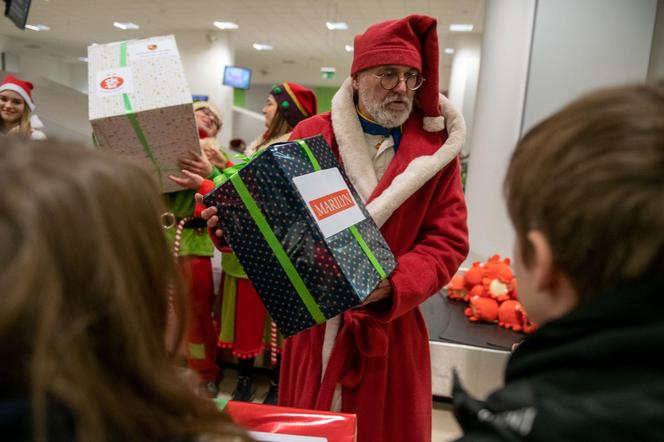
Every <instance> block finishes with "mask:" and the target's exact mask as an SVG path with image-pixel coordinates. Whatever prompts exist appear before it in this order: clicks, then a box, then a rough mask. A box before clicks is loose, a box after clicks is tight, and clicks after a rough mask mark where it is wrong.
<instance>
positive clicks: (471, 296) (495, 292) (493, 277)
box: [447, 255, 537, 333]
mask: <svg viewBox="0 0 664 442" xmlns="http://www.w3.org/2000/svg"><path fill="white" fill-rule="evenodd" d="M447 297H448V298H449V299H452V300H463V301H465V302H468V307H467V308H466V309H465V310H464V314H465V315H466V316H467V317H468V319H470V320H471V321H473V322H477V321H484V322H497V323H498V325H500V326H501V327H505V328H507V329H511V330H514V331H518V332H524V333H531V332H533V331H535V330H536V329H537V325H535V324H533V323H531V322H530V321H529V320H528V315H527V314H526V312H525V310H524V309H523V306H522V305H521V304H520V303H519V302H518V294H517V282H516V278H515V277H514V274H513V273H512V269H511V268H510V259H509V258H504V259H500V255H493V256H492V257H491V258H489V260H488V261H487V262H486V263H484V264H481V263H480V262H479V261H476V262H474V263H473V265H472V266H471V268H470V269H468V271H466V273H465V274H463V275H455V276H454V277H453V278H452V280H451V281H450V283H449V284H448V286H447Z"/></svg>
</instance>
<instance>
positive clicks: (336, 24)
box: [325, 21, 348, 31]
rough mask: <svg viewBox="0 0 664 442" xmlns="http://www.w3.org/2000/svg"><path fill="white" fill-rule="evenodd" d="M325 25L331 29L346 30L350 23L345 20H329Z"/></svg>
mask: <svg viewBox="0 0 664 442" xmlns="http://www.w3.org/2000/svg"><path fill="white" fill-rule="evenodd" d="M325 26H327V29H329V30H330V31H345V30H346V29H348V23H346V22H343V21H327V22H325Z"/></svg>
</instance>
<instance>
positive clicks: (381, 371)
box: [279, 84, 468, 442]
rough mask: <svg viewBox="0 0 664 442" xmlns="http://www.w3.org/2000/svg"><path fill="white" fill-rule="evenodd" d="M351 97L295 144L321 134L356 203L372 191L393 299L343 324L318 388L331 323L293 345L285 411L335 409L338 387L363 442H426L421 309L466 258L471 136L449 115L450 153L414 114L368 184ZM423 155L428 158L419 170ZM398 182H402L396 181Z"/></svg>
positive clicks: (299, 132) (287, 361)
mask: <svg viewBox="0 0 664 442" xmlns="http://www.w3.org/2000/svg"><path fill="white" fill-rule="evenodd" d="M343 88H344V86H342V89H343ZM346 88H347V91H348V92H347V96H346V98H345V100H344V98H343V97H341V100H342V101H343V103H342V105H341V106H339V100H338V99H337V97H335V100H336V105H335V101H333V105H332V114H330V113H326V114H322V115H318V116H314V117H312V118H309V119H307V120H305V121H303V122H302V123H300V124H298V126H297V127H296V128H295V130H294V131H293V133H292V135H291V138H292V139H295V138H305V137H309V136H313V135H317V134H323V136H324V137H325V139H326V140H327V142H328V143H329V144H330V146H331V147H332V149H333V151H334V153H335V154H336V156H337V157H338V159H339V160H340V161H341V162H342V164H343V165H344V169H345V170H346V172H347V174H348V175H349V177H350V178H351V181H353V184H354V185H355V187H356V188H357V189H358V191H359V192H360V195H362V189H363V190H364V191H365V194H366V193H367V192H368V191H370V192H371V193H370V196H369V197H368V198H367V202H368V203H369V204H368V209H369V212H370V213H372V204H371V203H372V202H374V201H375V202H376V205H375V207H374V209H375V210H376V212H377V213H376V214H374V213H372V216H373V217H374V219H376V220H377V222H378V224H379V225H381V224H382V223H383V222H384V224H382V227H381V232H382V234H383V236H384V237H385V239H386V240H387V243H388V244H389V245H390V248H391V249H392V252H393V253H394V255H395V257H396V258H397V261H398V267H397V269H396V270H395V271H394V273H393V274H392V275H391V276H390V277H389V279H390V283H391V285H392V287H393V293H392V295H391V297H390V298H388V299H386V300H382V301H378V302H375V303H372V304H369V305H367V306H365V307H361V308H356V309H353V310H351V311H348V312H345V313H344V314H343V315H342V323H341V326H340V328H339V333H338V335H337V337H336V340H335V343H334V347H333V348H332V352H331V354H330V358H329V363H328V365H327V369H326V371H325V377H324V378H323V379H322V380H321V375H322V371H323V367H322V359H321V354H322V351H323V340H324V335H325V324H322V325H319V326H317V327H314V328H311V329H308V330H306V331H304V332H302V333H299V334H297V335H295V336H293V337H291V338H289V339H287V340H286V346H285V350H284V353H283V360H282V369H281V379H280V387H279V404H280V405H284V406H291V407H299V408H309V409H319V410H329V409H330V406H331V403H332V398H333V394H334V389H335V385H336V384H337V383H339V384H341V385H342V387H343V389H342V406H341V411H342V412H346V413H356V414H357V416H358V441H359V442H378V441H380V442H384V441H395V442H397V441H398V442H403V441H409V442H418V441H421V442H429V441H431V394H432V393H431V361H430V357H429V337H428V333H427V328H426V325H425V323H424V319H423V317H422V314H421V312H420V309H419V307H418V306H419V305H420V304H421V303H422V302H424V301H425V300H426V299H427V298H428V297H429V296H431V295H433V294H434V293H436V292H437V291H438V290H439V289H440V288H441V287H442V286H443V285H444V284H446V283H447V282H448V281H449V280H450V278H451V277H452V276H453V275H454V273H455V272H456V270H457V269H458V267H459V265H460V264H461V262H462V261H463V260H464V259H465V257H466V255H467V253H468V238H467V226H466V205H465V201H464V197H463V190H462V187H461V178H460V173H459V162H458V159H457V157H456V155H457V153H458V150H459V149H460V144H461V143H462V141H463V138H464V133H465V129H464V127H463V122H462V118H461V117H460V116H459V115H458V114H457V113H456V112H455V111H453V110H452V109H448V113H447V114H446V113H445V112H443V113H444V114H445V115H446V117H447V119H448V128H450V126H451V132H450V140H452V139H454V141H455V143H448V144H445V145H444V143H445V141H446V140H447V132H446V131H442V132H425V131H424V130H423V129H422V115H421V114H420V113H419V112H418V111H414V112H413V114H412V115H411V117H410V118H409V120H408V121H407V122H406V123H405V125H404V130H403V136H402V139H401V144H400V146H399V149H398V151H397V153H396V155H395V157H394V159H393V160H392V162H391V163H390V165H389V166H388V168H387V170H386V171H385V173H384V175H383V177H382V178H381V179H380V180H379V181H378V182H377V184H375V183H371V181H370V180H369V181H368V182H367V181H364V178H363V176H366V175H370V173H371V171H370V170H369V169H366V167H370V162H369V163H367V160H366V158H365V159H362V154H361V153H359V157H358V156H357V155H358V152H361V150H364V149H365V147H364V146H363V145H360V144H359V142H362V143H363V142H364V138H363V135H362V133H361V129H359V122H358V123H357V125H355V123H354V121H353V119H357V116H356V115H355V114H354V106H353V105H352V102H348V101H349V99H351V98H349V97H352V92H350V90H349V89H348V88H349V85H348V84H347V85H346ZM337 95H339V93H338V94H337ZM351 100H352V99H351ZM335 112H345V115H341V116H340V115H338V114H337V115H335ZM452 117H454V118H455V119H453V118H452ZM455 128H456V129H458V130H457V131H456V132H455V130H454V129H455ZM358 130H359V131H360V132H359V133H358ZM461 132H464V133H461ZM349 134H350V136H349ZM459 140H461V141H459ZM450 144H455V146H450ZM446 148H447V149H448V151H446V152H443V149H446ZM455 149H456V150H455ZM438 151H439V153H438V156H435V155H434V153H435V152H438ZM441 154H443V155H442V156H443V157H444V158H443V159H441ZM422 156H425V157H427V158H421V160H424V161H419V162H416V163H413V161H414V160H415V159H416V158H418V157H422ZM367 158H368V155H367ZM367 164H369V166H367ZM409 166H411V167H410V168H409V169H407V167H409ZM363 167H364V168H365V169H364V170H363ZM424 168H427V169H428V172H427V171H426V170H425V169H424ZM364 172H366V173H364ZM427 174H428V175H427ZM429 175H431V177H430V178H428V176H429ZM397 176H399V177H400V178H399V180H401V183H399V182H397V181H399V180H397V181H394V180H395V178H396V177H397ZM418 177H419V178H418ZM422 177H424V178H422ZM374 180H375V174H374ZM418 180H419V183H418V184H417V185H416V186H415V187H417V186H419V188H414V187H413V186H409V185H408V183H411V184H412V183H415V182H418ZM372 188H373V190H371V189H372ZM383 193H385V195H384V197H380V196H381V194H383ZM379 200H380V201H379ZM395 201H396V204H397V205H396V206H394V204H392V203H395ZM391 204H392V206H390V205H391ZM376 207H378V208H377V209H376ZM390 207H393V209H394V210H392V209H391V208H390ZM386 208H387V209H386Z"/></svg>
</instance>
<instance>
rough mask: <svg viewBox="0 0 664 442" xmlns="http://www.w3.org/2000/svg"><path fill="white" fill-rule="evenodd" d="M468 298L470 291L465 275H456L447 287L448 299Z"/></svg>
mask: <svg viewBox="0 0 664 442" xmlns="http://www.w3.org/2000/svg"><path fill="white" fill-rule="evenodd" d="M467 296H468V289H467V288H466V282H465V279H464V277H463V275H454V277H453V278H452V280H451V281H450V283H449V284H448V285H447V297H448V298H449V299H463V300H465V299H466V297H467Z"/></svg>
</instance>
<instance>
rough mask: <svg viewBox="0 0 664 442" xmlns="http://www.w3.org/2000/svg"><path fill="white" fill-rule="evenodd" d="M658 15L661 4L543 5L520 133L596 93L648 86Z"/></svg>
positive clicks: (544, 1) (648, 0) (650, 0)
mask: <svg viewBox="0 0 664 442" xmlns="http://www.w3.org/2000/svg"><path fill="white" fill-rule="evenodd" d="M656 15H657V0H637V1H633V0H627V1H625V0H583V1H579V0H539V1H538V2H537V17H536V19H535V31H534V33H533V46H532V57H531V61H530V72H529V75H528V94H527V96H526V105H525V110H524V119H523V128H522V132H523V133H525V132H526V131H528V130H529V129H530V128H531V127H532V126H534V125H535V124H536V123H537V122H539V121H541V120H542V119H544V118H545V117H547V116H548V115H550V114H552V113H553V112H555V111H557V110H558V109H559V108H561V107H562V106H563V105H565V104H566V103H568V102H570V101H572V100H573V99H575V98H577V97H578V96H580V95H582V94H584V93H586V92H589V91H591V90H593V89H597V88H599V87H603V86H612V85H617V84H622V83H628V82H630V83H631V82H643V81H645V80H646V76H647V74H648V62H649V59H650V48H651V46H652V42H653V31H654V27H655V16H656Z"/></svg>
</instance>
